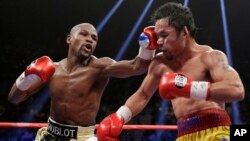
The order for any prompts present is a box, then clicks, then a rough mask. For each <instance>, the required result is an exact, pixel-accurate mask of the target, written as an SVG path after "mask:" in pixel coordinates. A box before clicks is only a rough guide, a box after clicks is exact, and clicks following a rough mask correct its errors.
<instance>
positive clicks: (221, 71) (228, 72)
mask: <svg viewBox="0 0 250 141" xmlns="http://www.w3.org/2000/svg"><path fill="white" fill-rule="evenodd" d="M202 61H204V62H205V64H206V65H207V66H208V68H209V72H210V75H211V77H212V80H213V81H214V82H213V83H211V87H210V96H209V97H208V100H213V101H217V102H232V101H235V100H242V99H243V98H244V93H245V92H244V86H243V84H242V81H241V79H240V77H239V75H238V73H237V72H236V71H235V70H234V69H233V68H232V67H230V65H229V64H228V60H227V57H226V55H225V54H224V53H223V52H221V51H217V50H215V51H212V52H210V53H206V54H205V55H204V56H203V58H202Z"/></svg>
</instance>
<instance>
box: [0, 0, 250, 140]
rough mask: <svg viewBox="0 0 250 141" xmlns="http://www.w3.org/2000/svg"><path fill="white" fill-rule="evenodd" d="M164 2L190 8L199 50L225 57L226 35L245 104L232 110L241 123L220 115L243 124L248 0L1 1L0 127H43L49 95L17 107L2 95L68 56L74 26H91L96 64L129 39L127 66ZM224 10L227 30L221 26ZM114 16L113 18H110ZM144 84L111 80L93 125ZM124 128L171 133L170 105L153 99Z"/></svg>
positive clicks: (9, 133)
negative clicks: (36, 64)
mask: <svg viewBox="0 0 250 141" xmlns="http://www.w3.org/2000/svg"><path fill="white" fill-rule="evenodd" d="M168 1H176V2H180V3H184V2H188V6H189V7H190V8H191V10H192V12H193V16H194V18H195V22H196V24H197V26H198V27H199V28H200V30H199V31H198V33H197V37H196V38H197V41H198V42H199V43H200V44H208V45H210V46H212V47H213V48H215V49H218V50H221V51H223V52H225V53H226V52H227V49H226V48H227V47H228V46H227V45H226V42H227V41H226V40H225V29H226V30H227V33H228V34H227V36H228V39H229V40H228V42H227V43H229V47H230V57H231V59H232V64H231V65H232V66H233V67H234V68H235V69H236V70H237V71H238V72H239V74H240V77H241V78H242V81H243V83H244V86H245V89H246V96H245V100H243V101H239V102H238V103H237V105H238V107H236V110H237V111H238V112H239V116H237V117H236V116H235V111H234V110H235V109H234V108H233V107H232V104H231V103H228V104H227V109H226V110H227V111H228V113H229V114H230V116H231V118H232V119H235V118H237V120H238V121H240V123H237V124H249V123H250V74H249V72H250V69H249V68H250V62H249V61H250V55H249V54H250V47H249V35H248V33H249V32H250V28H249V25H250V15H249V14H248V13H249V8H250V1H249V0H241V1H235V0H227V1H225V2H224V1H223V0H199V1H196V0H189V1H182V0H136V1H135V0H108V1H100V0H91V1H90V0H73V1H68V0H54V1H51V0H25V1H20V0H11V1H10V0H1V2H0V17H1V18H0V25H1V26H0V31H1V32H0V33H1V35H0V66H1V69H0V70H1V71H0V72H1V73H0V84H1V86H0V96H1V98H0V122H39V123H40V122H41V123H45V122H46V121H47V119H48V116H49V110H50V103H49V101H50V96H49V93H50V92H49V90H48V89H47V87H45V88H44V89H42V90H41V91H40V92H38V93H36V94H34V95H33V96H32V97H30V98H29V99H28V100H27V101H25V102H22V103H20V104H18V105H14V104H11V103H9V102H8V100H7V97H8V93H9V91H10V89H11V87H12V85H13V83H14V82H15V80H16V78H17V77H18V76H19V75H20V74H21V72H23V71H24V69H25V68H26V66H27V65H29V64H30V62H32V61H33V60H35V59H36V58H38V57H40V56H42V55H48V56H50V57H51V58H52V59H53V60H54V61H55V62H56V61H59V60H61V59H63V58H65V57H66V56H67V50H68V48H67V45H66V43H65V38H66V36H67V34H68V33H69V31H70V29H71V27H72V26H74V25H76V24H79V23H82V22H89V23H92V24H93V25H95V26H96V27H97V29H98V33H99V42H98V45H97V48H96V51H95V55H96V56H97V57H103V56H108V57H111V58H116V56H117V53H118V52H119V51H120V48H121V47H122V46H124V45H125V40H127V39H131V40H129V43H128V44H127V46H128V48H127V50H126V52H124V56H122V58H121V59H132V58H133V57H134V56H136V55H137V52H138V41H137V40H138V36H139V34H140V33H141V31H142V30H143V28H144V27H145V26H148V25H150V23H149V22H148V21H149V16H150V15H151V14H152V12H153V11H154V10H155V9H156V8H157V7H159V6H160V5H162V4H164V3H165V2H168ZM222 2H223V3H222ZM115 6H117V7H115ZM223 8H224V10H225V15H226V20H227V23H226V25H225V23H223V21H222V17H223V16H222V10H221V9H223ZM112 10H113V13H110V11H112ZM143 13H144V15H143ZM109 14H111V16H110V15H109ZM142 15H143V16H142ZM140 18H141V20H140ZM105 19H106V20H107V21H106V22H104V21H105ZM133 29H135V30H133ZM132 31H134V32H132ZM130 35H131V36H130ZM128 36H130V37H131V38H128ZM144 76H145V75H142V76H136V77H131V78H127V79H117V78H111V79H110V83H109V84H108V86H107V88H106V90H105V92H104V95H103V98H102V103H101V107H100V111H99V113H98V116H97V119H96V121H97V123H99V122H100V121H101V120H102V119H103V118H104V117H106V116H107V115H109V114H110V113H112V112H114V111H116V110H117V108H118V107H120V106H121V105H122V104H124V102H125V101H126V99H127V98H128V97H129V96H130V95H131V94H132V93H133V92H135V90H137V88H138V87H139V86H140V84H141V82H142V80H143V78H144ZM163 103H165V106H164V107H163V106H162V104H163ZM166 107H167V108H166ZM162 117H164V120H162V119H161V118H162ZM83 118H84V117H83ZM129 124H152V125H157V124H160V125H161V124H167V125H175V124H176V119H175V117H174V115H173V111H172V108H171V103H169V102H168V101H162V100H161V98H160V97H159V95H158V94H157V93H156V94H155V95H154V96H153V98H152V99H151V101H150V102H149V104H148V105H147V107H146V108H145V109H144V111H143V112H142V113H140V114H139V115H138V116H136V117H135V118H134V119H133V120H131V122H129ZM36 131H37V129H35V128H34V129H31V128H2V127H0V141H6V140H10V141H29V140H32V139H34V137H35V134H36ZM176 135H177V134H176V131H167V130H157V131H154V130H126V131H124V132H123V133H122V134H121V140H122V141H123V140H124V141H128V140H129V141H156V140H157V141H165V140H170V141H171V140H174V139H175V138H176Z"/></svg>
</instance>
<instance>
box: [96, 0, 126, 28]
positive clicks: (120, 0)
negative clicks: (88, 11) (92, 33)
mask: <svg viewBox="0 0 250 141" xmlns="http://www.w3.org/2000/svg"><path fill="white" fill-rule="evenodd" d="M122 2H123V0H119V1H117V3H116V4H115V5H114V7H113V8H112V9H111V10H110V11H109V12H108V14H107V15H106V16H105V17H104V19H103V20H102V21H101V23H99V25H98V26H97V28H96V31H97V32H98V33H99V32H100V31H101V30H102V29H103V27H104V26H105V24H106V23H107V22H108V20H109V19H110V18H111V17H112V15H113V14H114V13H115V11H116V10H117V8H118V7H119V6H120V5H121V3H122Z"/></svg>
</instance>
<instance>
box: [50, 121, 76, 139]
mask: <svg viewBox="0 0 250 141" xmlns="http://www.w3.org/2000/svg"><path fill="white" fill-rule="evenodd" d="M47 131H48V132H49V133H50V134H52V135H54V136H58V137H63V138H73V139H77V132H78V126H74V125H66V124H60V123H57V122H56V121H54V120H52V119H51V118H49V120H48V128H47Z"/></svg>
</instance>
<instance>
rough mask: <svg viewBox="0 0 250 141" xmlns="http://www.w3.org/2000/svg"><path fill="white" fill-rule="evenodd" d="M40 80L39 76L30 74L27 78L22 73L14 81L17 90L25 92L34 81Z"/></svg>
mask: <svg viewBox="0 0 250 141" xmlns="http://www.w3.org/2000/svg"><path fill="white" fill-rule="evenodd" d="M39 80H41V79H40V77H39V76H37V75H35V74H30V75H28V76H25V74H24V72H23V73H22V74H21V75H20V76H19V77H18V78H17V80H16V86H17V88H18V89H19V90H21V91H25V90H27V89H29V87H30V86H31V84H32V83H33V82H35V81H39Z"/></svg>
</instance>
